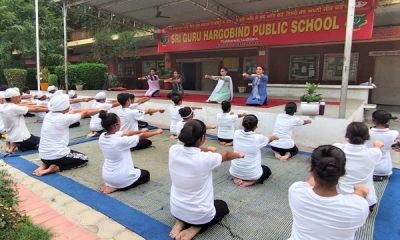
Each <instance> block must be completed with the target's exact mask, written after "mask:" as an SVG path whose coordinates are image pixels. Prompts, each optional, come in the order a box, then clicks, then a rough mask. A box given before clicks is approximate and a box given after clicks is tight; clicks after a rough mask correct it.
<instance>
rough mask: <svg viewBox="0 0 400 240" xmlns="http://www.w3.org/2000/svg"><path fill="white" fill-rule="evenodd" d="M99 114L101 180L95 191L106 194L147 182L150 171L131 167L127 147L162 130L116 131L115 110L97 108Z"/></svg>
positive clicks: (117, 127)
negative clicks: (101, 128) (101, 155)
mask: <svg viewBox="0 0 400 240" xmlns="http://www.w3.org/2000/svg"><path fill="white" fill-rule="evenodd" d="M99 118H100V119H101V125H102V127H103V128H104V130H105V131H106V132H104V133H102V134H101V135H100V138H99V145H100V149H101V151H102V152H103V155H104V164H103V169H102V178H103V181H104V184H103V185H102V186H101V187H100V189H99V191H100V192H102V193H106V194H109V193H112V192H115V191H118V190H119V191H123V190H128V189H130V188H134V187H136V186H138V185H140V184H143V183H146V182H148V181H149V180H150V173H149V172H148V171H147V170H143V169H139V168H135V166H134V164H133V161H132V156H131V150H130V149H131V148H134V147H136V145H137V144H138V143H139V141H140V140H142V139H147V138H149V137H152V136H154V135H158V134H161V133H162V130H161V129H157V130H155V131H152V132H150V131H148V130H147V129H145V130H142V131H132V130H125V131H120V128H121V121H120V119H119V117H118V115H116V114H115V113H107V112H105V111H100V113H99Z"/></svg>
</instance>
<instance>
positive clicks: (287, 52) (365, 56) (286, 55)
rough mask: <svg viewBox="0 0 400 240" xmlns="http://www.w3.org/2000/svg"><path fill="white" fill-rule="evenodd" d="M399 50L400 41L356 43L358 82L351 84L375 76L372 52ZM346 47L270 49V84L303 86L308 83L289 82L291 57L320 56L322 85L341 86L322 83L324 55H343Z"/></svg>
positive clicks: (340, 45)
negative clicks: (370, 54) (370, 53)
mask: <svg viewBox="0 0 400 240" xmlns="http://www.w3.org/2000/svg"><path fill="white" fill-rule="evenodd" d="M396 49H397V50H399V49H400V41H386V42H375V43H373V42H364V43H354V44H353V47H352V52H358V53H359V60H358V71H357V80H356V81H353V82H349V84H360V83H362V82H366V81H368V79H369V77H370V76H374V63H375V60H374V57H371V56H369V52H370V51H385V50H396ZM343 50H344V45H343V44H336V45H319V46H298V47H279V48H270V49H269V62H270V64H269V73H270V75H269V77H270V78H269V83H277V84H303V83H305V82H306V81H302V80H289V62H290V56H291V55H305V54H319V55H320V61H319V80H318V82H319V83H321V84H340V81H333V80H332V81H322V75H323V67H324V61H323V59H324V54H326V53H343Z"/></svg>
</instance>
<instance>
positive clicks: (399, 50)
mask: <svg viewBox="0 0 400 240" xmlns="http://www.w3.org/2000/svg"><path fill="white" fill-rule="evenodd" d="M98 2H101V1H91V2H89V3H88V4H89V5H92V6H95V7H99V8H100V9H101V7H102V6H103V7H104V5H101V4H100V3H98ZM116 2H117V3H115V4H114V5H111V3H110V4H109V5H107V6H105V7H107V10H109V11H112V12H115V13H121V14H123V15H124V16H127V17H130V16H131V17H135V18H136V19H139V20H141V21H142V22H144V23H147V24H151V25H154V26H156V27H159V28H158V29H157V31H156V33H155V34H154V35H152V34H144V35H143V36H140V37H141V38H142V40H141V41H139V42H138V46H140V47H139V48H138V49H137V50H136V51H135V52H132V53H128V52H127V53H121V56H120V58H118V59H115V60H114V61H110V62H109V63H108V65H109V67H110V71H111V72H112V73H114V74H116V75H117V76H118V77H119V79H121V80H122V81H123V82H124V84H125V86H126V87H127V88H132V89H134V88H135V89H136V88H143V89H145V88H146V86H145V84H146V83H145V82H143V81H137V77H139V76H142V75H145V74H146V73H147V72H148V71H149V69H150V68H156V69H157V70H158V71H159V72H160V74H161V75H163V74H167V73H169V72H170V70H174V69H177V70H178V71H180V72H182V73H183V75H184V79H185V81H184V83H183V85H184V89H186V90H197V91H211V90H212V89H213V88H214V83H213V82H212V81H210V80H207V79H205V78H204V75H206V74H209V75H218V73H219V68H220V67H221V66H225V67H227V68H228V70H229V75H230V76H231V77H232V79H233V82H234V90H235V91H238V87H240V86H243V87H246V86H247V82H245V80H243V79H242V77H241V74H242V73H243V72H247V73H254V71H255V67H256V66H257V65H262V66H264V67H265V68H266V72H267V73H268V75H269V88H270V89H269V91H273V92H280V93H282V94H287V93H288V92H289V93H290V92H293V91H301V92H302V91H304V84H305V83H306V82H314V83H319V84H320V88H325V87H326V88H327V89H330V91H334V90H335V91H340V83H341V79H342V67H343V51H344V38H345V29H346V17H347V1H346V2H345V1H314V2H315V3H317V5H313V6H308V5H307V4H306V2H307V1H291V0H285V1H280V2H284V3H286V5H285V4H283V3H281V4H279V5H277V4H275V3H271V5H274V4H275V5H276V6H274V8H275V10H270V9H271V7H270V6H269V4H268V2H266V1H264V2H263V1H247V4H244V3H242V2H245V1H241V3H240V4H239V3H237V4H236V5H235V4H234V3H232V2H231V1H219V4H220V5H217V7H215V6H211V5H210V6H204V5H201V4H200V3H198V2H196V1H176V0H175V1H159V2H160V4H159V5H157V9H156V10H157V14H156V16H154V17H152V18H150V17H148V16H149V11H152V10H154V9H153V7H152V5H151V3H150V2H152V1H149V3H148V5H149V6H147V7H148V8H150V10H149V11H147V10H146V6H144V5H146V4H145V3H143V4H142V5H143V6H141V7H142V8H141V9H142V10H141V11H139V10H137V9H135V7H134V6H133V5H132V6H131V7H132V9H131V11H127V10H126V9H127V7H128V6H124V4H125V3H121V4H120V5H121V6H120V5H119V4H118V1H116ZM207 2H208V1H207ZM210 2H214V1H210ZM295 2H297V3H295ZM97 3H98V4H97ZM318 3H320V4H318ZM126 4H128V3H126ZM308 4H309V3H308ZM189 5H190V6H189ZM199 5H200V6H199ZM280 6H289V7H290V8H286V9H282V8H278V7H280ZM123 8H124V9H125V11H122V10H121V9H123ZM202 8H203V9H202ZM218 8H219V9H222V10H224V11H225V12H224V13H227V14H226V15H224V16H222V15H221V17H219V18H218V19H216V17H217V16H216V15H217V14H219V13H220V11H219V10H218ZM210 9H213V13H214V15H213V14H210V13H209V12H210ZM217 10H218V11H217ZM161 11H162V12H161ZM230 11H231V12H233V13H236V14H237V15H234V14H232V13H231V12H230ZM399 12H400V1H397V0H386V1H385V0H382V1H376V0H367V1H356V13H355V18H354V31H353V45H352V56H351V64H350V78H349V85H351V86H350V87H353V88H358V87H357V86H358V85H360V84H361V83H368V82H369V81H370V80H371V81H372V82H373V83H374V84H375V85H376V86H377V88H376V89H374V90H372V91H371V92H372V94H370V96H369V102H371V103H377V104H386V105H400V95H399V94H398V92H399V91H400V79H399V78H398V76H400V68H399V67H398V66H400V14H398V13H399ZM179 13H182V14H179ZM215 13H216V14H215ZM228 13H229V14H228ZM157 15H158V17H157ZM210 15H212V17H211V16H210ZM145 16H147V18H145ZM160 16H163V17H160ZM215 19H216V20H215ZM204 20H205V21H204ZM186 22H189V23H186ZM78 38H79V36H75V37H74V36H72V35H70V39H71V40H73V41H71V42H70V43H69V45H70V47H72V51H71V53H72V55H73V56H71V58H70V60H73V59H75V60H76V61H77V60H78V59H79V56H80V55H82V54H85V52H87V51H89V50H90V47H88V46H89V45H90V43H85V44H79V41H85V40H81V39H78ZM166 87H167V86H166ZM359 88H360V89H361V88H362V87H359ZM275 89H276V90H275ZM249 90H250V88H249V87H247V91H249ZM363 91H367V92H368V91H369V90H366V89H363ZM349 97H350V98H351V96H349Z"/></svg>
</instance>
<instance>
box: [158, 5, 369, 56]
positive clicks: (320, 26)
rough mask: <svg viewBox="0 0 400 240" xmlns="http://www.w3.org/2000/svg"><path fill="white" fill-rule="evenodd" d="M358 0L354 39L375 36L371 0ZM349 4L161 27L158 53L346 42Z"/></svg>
mask: <svg viewBox="0 0 400 240" xmlns="http://www.w3.org/2000/svg"><path fill="white" fill-rule="evenodd" d="M373 1H374V0H370V1H357V4H356V14H355V19H354V33H353V39H355V40H361V39H370V38H371V37H372V29H373V21H374V11H373V9H372V2H373ZM346 19H347V3H345V2H340V3H331V4H326V5H319V6H314V7H306V8H297V9H291V10H285V11H275V12H268V13H261V14H257V15H251V16H244V17H238V18H237V19H236V20H237V23H239V24H235V23H232V22H231V21H229V20H216V21H209V22H201V23H194V24H186V25H178V26H173V27H168V28H165V29H163V30H162V32H163V33H162V34H160V37H159V39H158V51H159V52H175V51H189V50H201V49H216V48H237V47H252V46H265V45H290V44H304V43H318V42H337V41H344V38H345V31H346Z"/></svg>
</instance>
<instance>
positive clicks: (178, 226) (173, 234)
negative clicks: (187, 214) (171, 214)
mask: <svg viewBox="0 0 400 240" xmlns="http://www.w3.org/2000/svg"><path fill="white" fill-rule="evenodd" d="M184 227H185V224H184V223H183V222H182V221H179V220H176V221H175V225H174V226H173V227H172V230H171V232H170V233H169V236H170V237H171V238H173V239H175V238H176V236H178V234H179V233H181V232H182V230H183V228H184Z"/></svg>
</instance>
